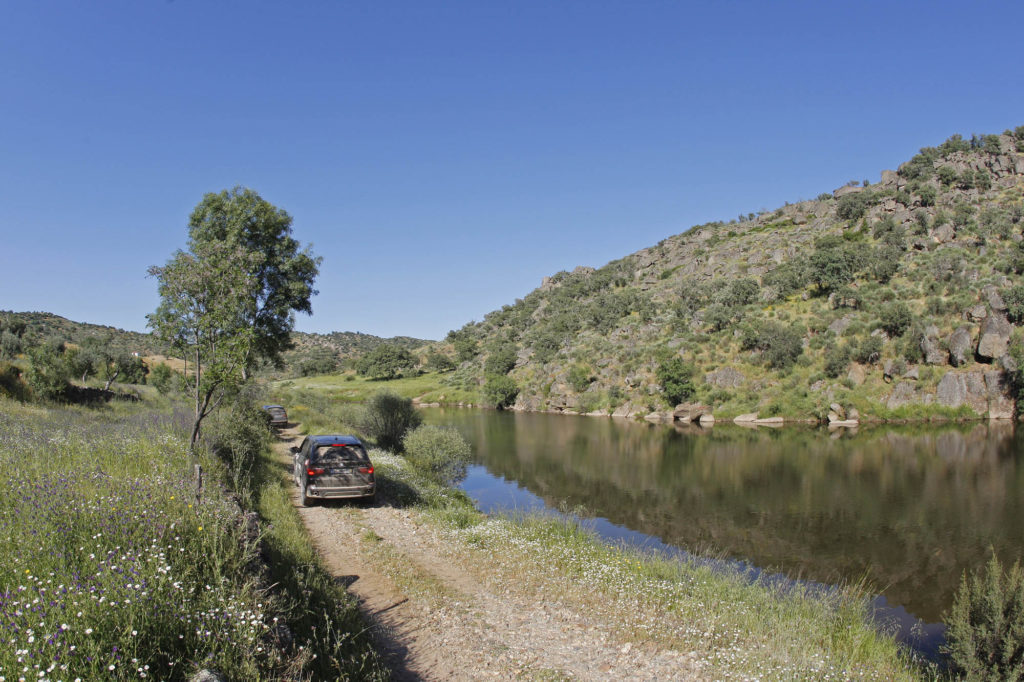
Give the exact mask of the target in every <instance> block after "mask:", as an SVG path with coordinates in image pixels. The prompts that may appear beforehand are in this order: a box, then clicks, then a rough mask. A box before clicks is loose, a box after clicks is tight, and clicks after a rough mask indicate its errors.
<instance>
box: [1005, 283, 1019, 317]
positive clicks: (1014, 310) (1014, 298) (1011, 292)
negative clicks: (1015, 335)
mask: <svg viewBox="0 0 1024 682" xmlns="http://www.w3.org/2000/svg"><path fill="white" fill-rule="evenodd" d="M1002 295H1003V302H1004V303H1006V315H1007V317H1009V318H1010V321H1011V322H1014V323H1016V324H1020V323H1021V322H1024V284H1015V285H1014V286H1012V287H1010V288H1008V289H1003V292H1002Z"/></svg>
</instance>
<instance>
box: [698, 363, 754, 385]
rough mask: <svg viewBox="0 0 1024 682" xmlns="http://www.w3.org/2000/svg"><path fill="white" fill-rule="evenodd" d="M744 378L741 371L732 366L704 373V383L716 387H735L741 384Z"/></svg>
mask: <svg viewBox="0 0 1024 682" xmlns="http://www.w3.org/2000/svg"><path fill="white" fill-rule="evenodd" d="M746 379H747V378H746V377H745V376H743V373H742V372H740V371H739V370H736V369H733V368H732V367H723V368H721V369H719V370H715V371H714V372H708V373H707V374H705V375H704V381H705V383H708V384H711V385H712V386H715V387H717V388H737V387H739V386H742V385H743V382H744V381H746Z"/></svg>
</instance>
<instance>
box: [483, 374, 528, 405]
mask: <svg viewBox="0 0 1024 682" xmlns="http://www.w3.org/2000/svg"><path fill="white" fill-rule="evenodd" d="M483 392H484V400H485V401H486V402H487V404H488V405H490V406H492V407H496V408H498V409H499V410H501V409H504V408H506V407H508V406H509V405H511V404H512V403H514V402H515V400H516V396H517V395H519V387H518V386H516V382H515V379H513V378H512V377H510V376H507V375H498V374H490V375H488V376H487V379H486V380H485V381H484V389H483Z"/></svg>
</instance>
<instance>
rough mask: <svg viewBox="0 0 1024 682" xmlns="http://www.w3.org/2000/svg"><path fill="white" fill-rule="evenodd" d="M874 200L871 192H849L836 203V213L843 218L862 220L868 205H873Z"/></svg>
mask: <svg viewBox="0 0 1024 682" xmlns="http://www.w3.org/2000/svg"><path fill="white" fill-rule="evenodd" d="M873 200H874V196H873V195H872V193H871V192H866V191H865V192H857V193H856V194H847V195H846V196H844V197H841V198H840V199H839V202H838V203H837V204H836V215H837V216H839V218H840V219H841V220H860V219H861V218H863V217H864V214H865V213H867V210H868V207H869V206H871V204H872V202H873Z"/></svg>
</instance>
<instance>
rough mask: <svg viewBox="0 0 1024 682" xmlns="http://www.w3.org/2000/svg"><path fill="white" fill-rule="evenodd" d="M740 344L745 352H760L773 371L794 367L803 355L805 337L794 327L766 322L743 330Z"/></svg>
mask: <svg viewBox="0 0 1024 682" xmlns="http://www.w3.org/2000/svg"><path fill="white" fill-rule="evenodd" d="M740 344H741V345H742V347H743V349H744V350H759V351H761V354H762V356H763V357H764V359H765V361H766V362H767V363H768V365H769V366H770V367H771V368H772V369H785V368H787V367H790V366H791V365H793V363H795V362H796V360H797V358H799V357H800V355H801V354H802V353H803V335H802V334H800V332H799V331H797V330H796V329H794V328H792V327H787V326H785V325H783V324H779V323H778V322H772V321H771V320H764V321H760V322H757V323H755V324H753V325H751V326H749V327H747V328H746V329H744V330H743V335H742V336H741V337H740Z"/></svg>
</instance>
